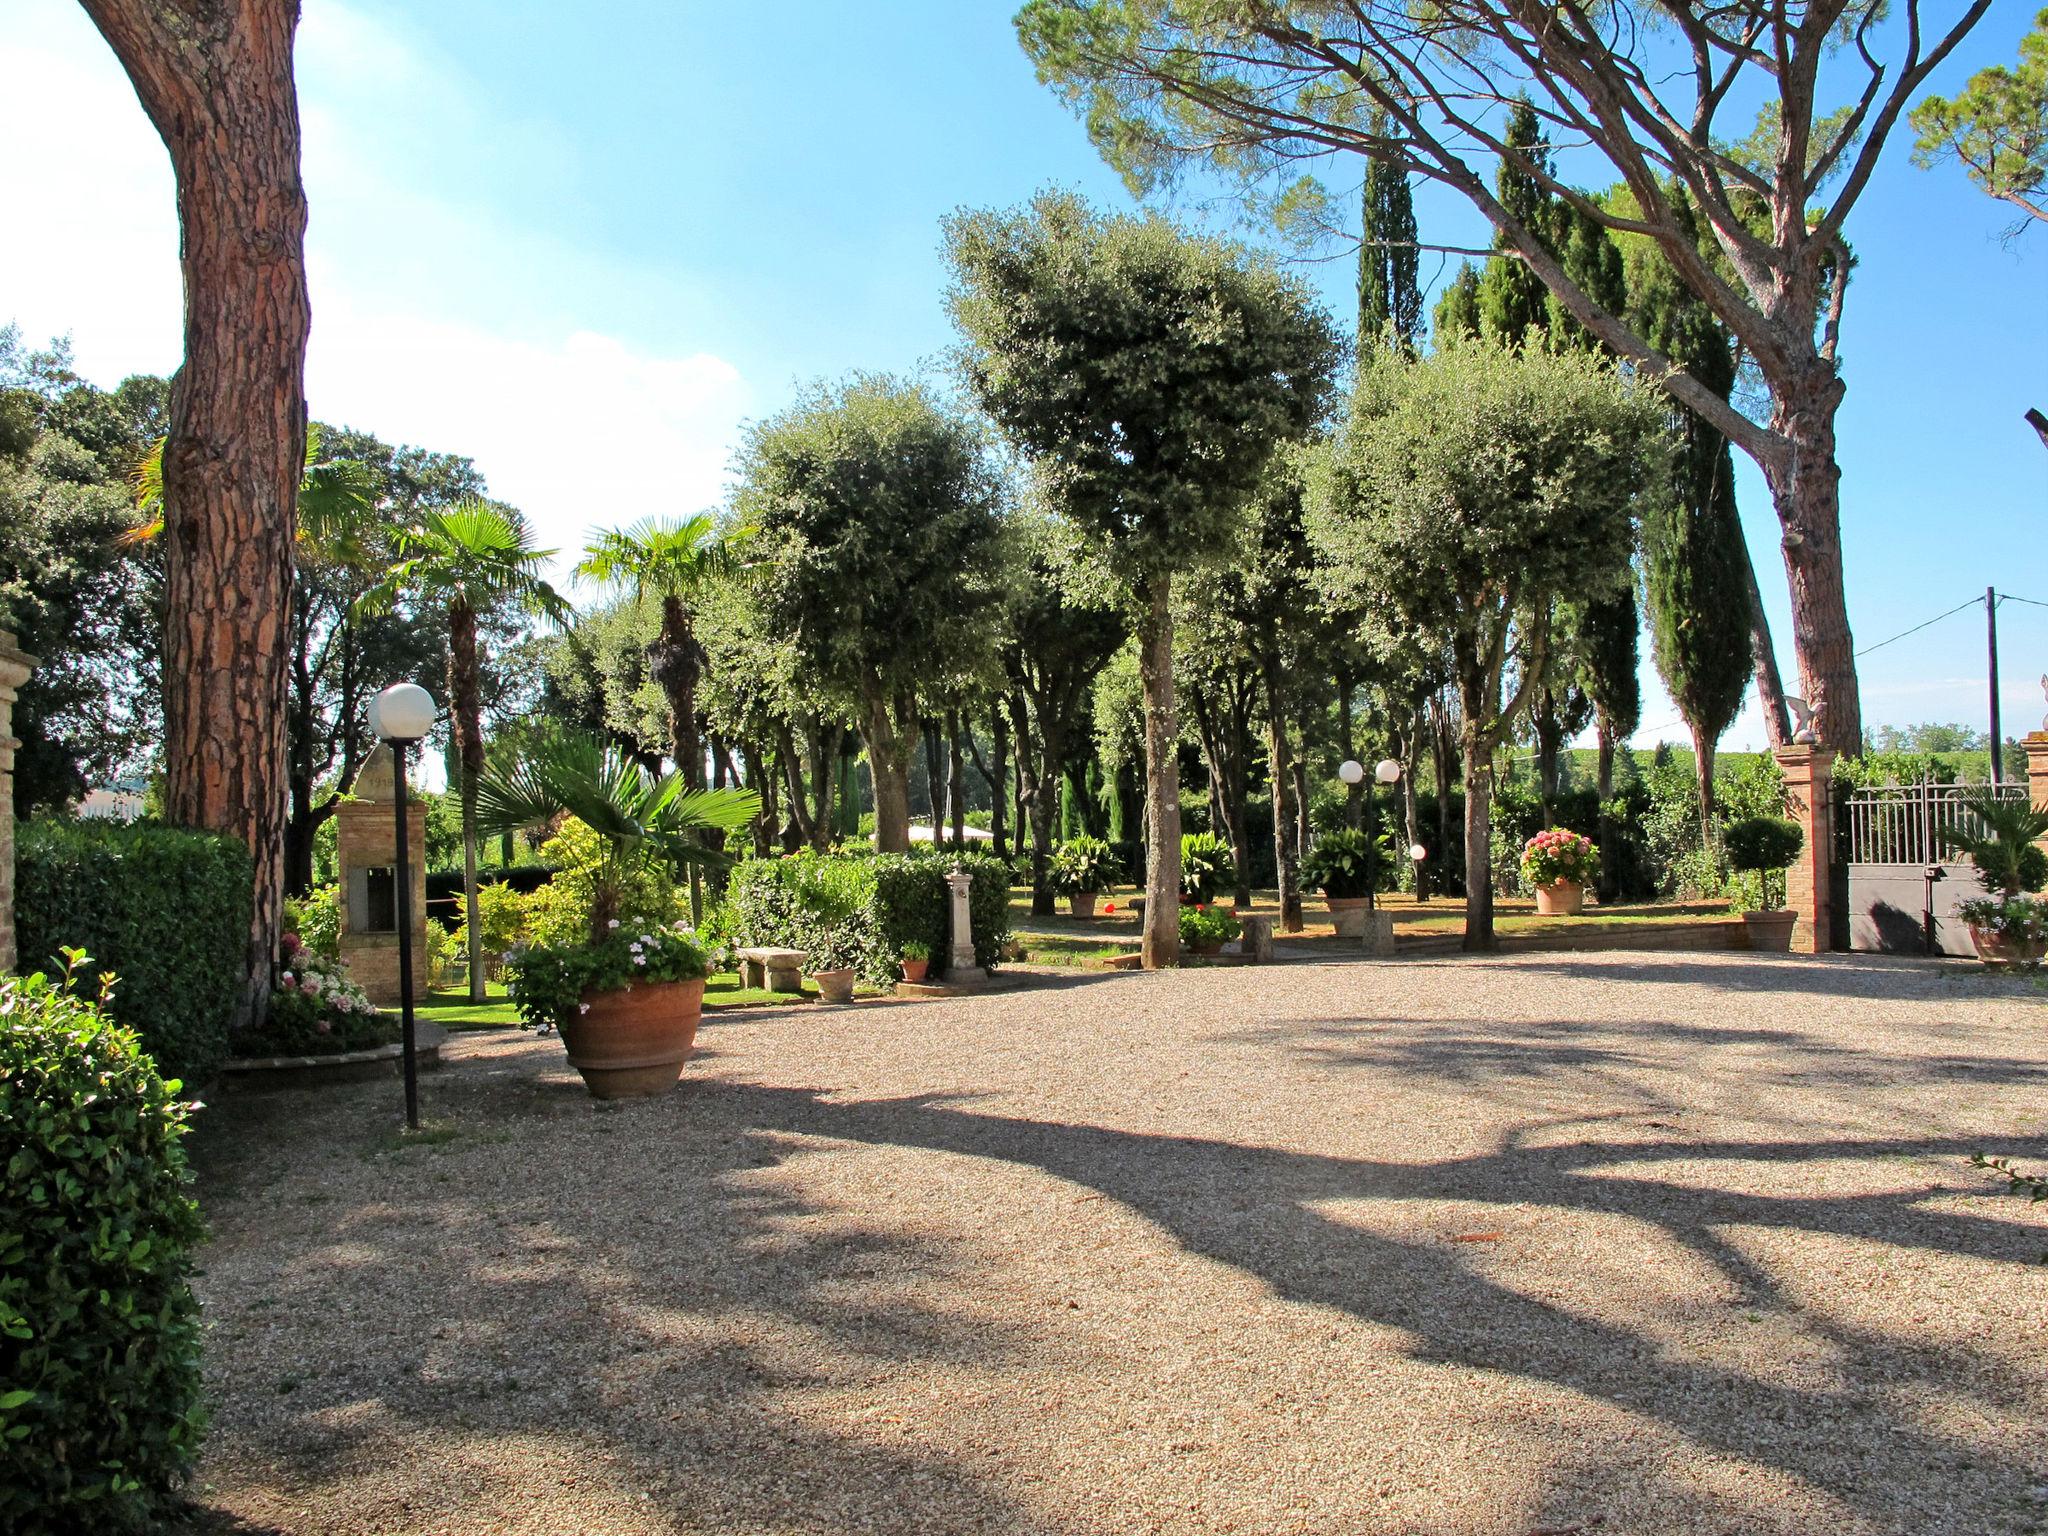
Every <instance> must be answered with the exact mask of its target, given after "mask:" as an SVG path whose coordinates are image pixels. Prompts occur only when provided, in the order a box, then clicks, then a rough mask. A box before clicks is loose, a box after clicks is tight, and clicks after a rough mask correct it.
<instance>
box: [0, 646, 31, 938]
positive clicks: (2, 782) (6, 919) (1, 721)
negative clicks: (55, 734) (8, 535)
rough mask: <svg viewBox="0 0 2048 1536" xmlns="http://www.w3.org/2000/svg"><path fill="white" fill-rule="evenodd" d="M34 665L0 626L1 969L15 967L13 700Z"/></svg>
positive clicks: (14, 743) (26, 653)
mask: <svg viewBox="0 0 2048 1536" xmlns="http://www.w3.org/2000/svg"><path fill="white" fill-rule="evenodd" d="M35 665H36V658H35V657H33V656H31V655H29V653H28V652H27V651H24V650H23V649H22V648H21V647H20V646H18V645H16V644H15V643H14V636H13V635H11V634H9V633H8V632H7V631H6V630H4V629H0V971H11V970H13V969H14V749H15V748H16V747H18V746H20V745H21V743H20V742H18V741H16V740H15V739H14V701H15V698H16V697H17V696H18V690H19V689H20V688H21V685H22V684H23V683H25V682H27V681H28V675H29V673H30V672H32V671H33V670H35Z"/></svg>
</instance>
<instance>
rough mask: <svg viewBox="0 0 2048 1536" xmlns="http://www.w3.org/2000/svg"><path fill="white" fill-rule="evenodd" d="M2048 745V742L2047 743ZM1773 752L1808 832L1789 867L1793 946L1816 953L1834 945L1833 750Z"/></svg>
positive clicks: (1793, 811) (1790, 802)
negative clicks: (1797, 854) (1792, 914)
mask: <svg viewBox="0 0 2048 1536" xmlns="http://www.w3.org/2000/svg"><path fill="white" fill-rule="evenodd" d="M2043 745H2044V747H2048V742H2044V744H2043ZM1771 756H1773V757H1775V758H1776V759H1777V760H1778V771H1779V772H1780V773H1782V774H1784V776H1785V800H1786V807H1787V810H1788V811H1789V813H1790V815H1791V817H1792V819H1793V820H1794V821H1796V822H1798V823H1799V830H1800V831H1801V832H1803V833H1805V834H1806V841H1805V842H1804V843H1802V844H1800V847H1799V857H1798V858H1797V859H1795V860H1793V862H1792V867H1791V868H1790V869H1788V870H1786V871H1785V905H1786V906H1788V907H1790V908H1791V909H1792V912H1793V913H1794V921H1793V924H1792V948H1793V949H1794V950H1796V951H1797V952H1799V953H1800V954H1806V955H1817V954H1821V953H1823V952H1824V951H1826V950H1830V949H1832V948H1834V901H1835V891H1834V866H1835V754H1834V753H1832V752H1830V751H1829V750H1828V749H1827V748H1826V747H1815V746H1791V747H1779V748H1778V749H1777V750H1776V751H1774V752H1773V753H1772V754H1771Z"/></svg>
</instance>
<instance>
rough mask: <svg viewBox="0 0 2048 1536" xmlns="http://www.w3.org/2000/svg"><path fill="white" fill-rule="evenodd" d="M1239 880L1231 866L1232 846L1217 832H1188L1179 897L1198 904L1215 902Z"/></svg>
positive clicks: (1182, 848)
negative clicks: (1230, 885)
mask: <svg viewBox="0 0 2048 1536" xmlns="http://www.w3.org/2000/svg"><path fill="white" fill-rule="evenodd" d="M1236 878H1237V866H1236V865H1235V864H1233V863H1232V862H1231V858H1230V845H1229V844H1228V843H1226V842H1224V841H1223V839H1222V838H1220V837H1218V836H1217V835H1216V834H1215V833H1214V832H1189V833H1186V834H1184V835H1183V836H1182V838H1181V840H1180V893H1181V895H1182V896H1185V897H1189V898H1191V899H1193V900H1195V901H1198V902H1206V901H1213V900H1215V898H1216V893H1217V892H1218V891H1220V890H1222V889H1223V887H1224V886H1226V885H1228V884H1230V882H1231V881H1232V880H1234V879H1236Z"/></svg>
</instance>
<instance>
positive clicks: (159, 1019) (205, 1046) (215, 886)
mask: <svg viewBox="0 0 2048 1536" xmlns="http://www.w3.org/2000/svg"><path fill="white" fill-rule="evenodd" d="M15 854H16V867H15V898H14V901H15V906H14V912H15V936H16V940H17V943H18V948H19V953H20V955H21V964H22V968H23V969H25V970H33V969H37V968H42V967H48V968H51V969H53V970H54V969H55V968H56V966H57V964H58V963H59V962H58V960H57V956H58V955H59V954H60V952H61V951H63V950H64V949H67V948H71V949H82V950H84V951H85V952H86V953H88V954H90V955H92V956H93V957H94V958H95V959H96V960H98V962H99V963H100V964H102V965H104V966H106V968H107V969H108V970H111V971H114V972H115V973H117V974H118V975H119V976H121V978H122V985H121V990H120V992H119V993H118V994H117V995H116V996H115V997H114V999H113V1001H112V1003H111V1004H110V1005H109V1007H108V1012H109V1013H111V1014H112V1015H113V1017H114V1018H115V1020H116V1021H117V1022H119V1023H121V1024H123V1025H125V1026H126V1027H127V1028H129V1029H132V1030H134V1031H135V1033H136V1034H137V1035H139V1036H141V1038H142V1044H143V1048H144V1049H145V1050H147V1051H148V1052H149V1053H150V1055H152V1056H154V1057H155V1058H156V1061H157V1065H158V1066H159V1067H160V1068H161V1069H162V1070H163V1071H164V1072H165V1073H167V1074H169V1075H171V1076H175V1077H180V1078H183V1079H185V1080H186V1081H188V1082H200V1081H204V1080H205V1079H206V1078H208V1077H210V1076H211V1075H212V1074H213V1072H214V1070H215V1069H216V1068H218V1067H219V1065H220V1063H221V1062H222V1060H223V1059H225V1057H226V1056H227V1052H228V1030H229V1027H230V1026H231V1025H232V1024H233V1022H234V1016H235V1009H236V1006H237V1004H238V1003H239V1001H240V997H241V989H242V969H243V964H244V957H245V955H246V953H247V949H248V943H249V903H250V891H251V889H252V887H253V879H252V875H251V871H250V865H249V854H248V850H247V849H245V848H244V847H243V846H242V845H241V844H240V843H239V842H236V841H235V840H234V839H232V838H225V837H213V836H209V835H208V834H205V833H201V832H185V831H180V830H177V829H175V828H171V827H160V826H155V825H149V824H136V825H130V826H123V825H120V824H118V823H114V822H104V821H100V822H69V821H32V822H28V823H26V824H24V825H23V827H22V828H21V831H20V836H19V838H18V839H17V842H16V845H15Z"/></svg>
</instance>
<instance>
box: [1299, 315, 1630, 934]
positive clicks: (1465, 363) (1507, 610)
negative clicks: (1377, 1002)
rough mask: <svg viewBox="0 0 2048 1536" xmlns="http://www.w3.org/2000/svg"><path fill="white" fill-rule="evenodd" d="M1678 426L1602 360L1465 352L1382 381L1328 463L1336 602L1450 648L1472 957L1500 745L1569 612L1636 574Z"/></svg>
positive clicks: (1319, 512)
mask: <svg viewBox="0 0 2048 1536" xmlns="http://www.w3.org/2000/svg"><path fill="white" fill-rule="evenodd" d="M1664 416H1665V412H1664V409H1663V406H1662V403H1661V401H1659V400H1657V399H1656V398H1655V397H1653V396H1651V395H1649V394H1648V393H1647V392H1645V391H1642V390H1640V389H1638V388H1635V387H1632V386H1630V385H1629V384H1627V383H1625V382H1624V381H1623V380H1622V379H1620V378H1619V377H1618V376H1617V375H1616V373H1615V372H1614V369H1613V367H1612V365H1610V364H1608V363H1606V362H1604V361H1602V360H1601V359H1599V358H1596V357H1593V356H1591V355H1589V354H1585V353H1577V352H1568V353H1554V352H1544V351H1539V350H1534V349H1531V350H1524V351H1509V350H1506V349H1504V348H1500V347H1495V346H1490V345H1487V344H1484V343H1471V344H1465V345H1455V344H1454V345H1452V346H1449V347H1445V348H1443V349H1441V350H1439V351H1438V352H1436V353H1434V354H1433V355H1431V356H1430V357H1428V358H1425V359H1423V360H1421V361H1419V362H1415V363H1408V364H1401V365H1394V366H1381V367H1376V368H1371V369H1368V370H1366V372H1365V373H1364V374H1363V375H1362V376H1361V378H1360V380H1359V386H1358V394H1357V400H1356V403H1355V408H1354V411H1353V414H1352V418H1351V420H1350V422H1349V423H1348V424H1347V425H1346V426H1345V428H1344V430H1343V431H1342V433H1341V434H1340V435H1339V436H1338V438H1337V440H1336V442H1335V443H1334V444H1333V445H1332V447H1331V451H1330V452H1329V453H1328V454H1327V455H1325V456H1322V457H1320V458H1319V460H1318V461H1317V462H1316V463H1315V464H1314V465H1313V466H1312V469H1311V472H1310V481H1309V495H1308V505H1307V511H1306V519H1307V526H1308V531H1309V537H1310V540H1311V541H1312V542H1313V543H1314V545H1315V546H1316V548H1317V551H1318V553H1319V554H1320V555H1321V557H1322V560H1323V571H1324V580H1325V581H1326V583H1327V585H1328V587H1329V591H1330V596H1331V597H1332V598H1333V599H1334V600H1336V601H1339V602H1345V603H1350V604H1352V605H1354V606H1356V607H1358V608H1360V609H1362V610H1364V611H1366V612H1369V613H1374V614H1377V615H1380V616H1381V622H1385V623H1388V624H1390V625H1391V626H1395V627H1398V628H1402V629H1406V630H1407V631H1409V632H1410V633H1413V634H1443V635H1448V636H1449V637H1450V642H1451V652H1452V657H1453V671H1454V672H1455V675H1456V680H1457V688H1458V699H1459V704H1460V706H1461V709H1462V713H1463V717H1464V718H1463V724H1462V728H1461V737H1460V748H1461V755H1462V757H1463V759H1464V771H1465V868H1466V880H1465V947H1466V948H1467V949H1488V948H1491V947H1492V944H1493V892H1492V889H1491V886H1490V884H1489V882H1488V880H1487V878H1486V870H1487V868H1488V865H1489V863H1490V859H1489V854H1488V844H1489V833H1490V831H1491V828H1492V814H1491V813H1492V796H1491V789H1492V783H1491V774H1492V765H1493V754H1494V748H1495V747H1496V745H1498V743H1499V741H1500V740H1501V737H1502V734H1503V732H1504V730H1505V729H1506V728H1507V726H1508V724H1509V723H1510V722H1511V721H1512V720H1513V719H1514V718H1515V717H1516V715H1517V714H1518V713H1519V712H1520V710H1521V709H1522V707H1523V705H1524V704H1525V703H1526V702H1527V698H1528V695H1529V693H1530V692H1531V690H1532V688H1533V687H1534V684H1535V682H1536V680H1537V679H1539V678H1541V677H1542V676H1543V675H1544V672H1545V670H1546V669H1545V666H1544V660H1545V651H1546V649H1547V647H1548V643H1549V639H1548V635H1547V628H1548V624H1547V615H1548V613H1549V611H1550V607H1551V602H1552V600H1553V599H1555V598H1557V597H1561V596H1562V597H1572V598H1590V597H1596V596H1600V595H1604V594H1606V593H1608V592H1610V591H1612V590H1613V589H1614V588H1616V587H1617V586H1619V585H1620V584H1621V583H1622V582H1624V581H1626V580H1627V579H1628V577H1627V572H1628V558H1629V551H1630V548H1631V544H1632V541H1633V537H1634V522H1635V518H1636V515H1637V512H1638V510H1639V508H1640V507H1641V506H1642V505H1643V504H1644V502H1645V501H1646V500H1647V499H1648V498H1649V497H1650V496H1652V495H1657V494H1662V487H1663V483H1664V480H1665V478H1666V475H1667V470H1666V466H1665V461H1666V458H1667V440H1666V429H1665V425H1664ZM1511 673H1512V674H1513V676H1514V677H1515V678H1516V688H1515V691H1514V694H1513V696H1512V697H1504V696H1503V695H1504V683H1505V680H1506V679H1507V678H1508V677H1509V675H1510V674H1511Z"/></svg>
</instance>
